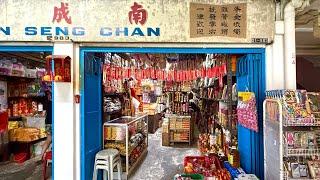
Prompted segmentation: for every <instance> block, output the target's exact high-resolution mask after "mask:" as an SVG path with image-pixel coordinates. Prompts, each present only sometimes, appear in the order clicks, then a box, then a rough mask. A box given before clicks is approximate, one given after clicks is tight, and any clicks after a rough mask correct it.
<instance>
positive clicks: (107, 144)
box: [103, 114, 148, 177]
mask: <svg viewBox="0 0 320 180" xmlns="http://www.w3.org/2000/svg"><path fill="white" fill-rule="evenodd" d="M103 134H104V138H103V147H104V148H116V149H118V150H119V151H120V155H121V158H122V163H123V165H125V169H124V170H125V173H126V176H127V177H129V176H130V174H131V173H132V171H133V170H134V169H135V168H136V167H137V166H138V165H139V164H140V163H141V160H142V159H143V157H145V155H146V153H147V151H148V115H146V114H140V115H136V116H123V117H120V118H117V119H114V120H111V121H109V122H106V123H104V128H103Z"/></svg>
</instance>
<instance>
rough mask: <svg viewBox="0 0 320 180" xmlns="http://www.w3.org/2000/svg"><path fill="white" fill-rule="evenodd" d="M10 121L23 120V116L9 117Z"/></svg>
mask: <svg viewBox="0 0 320 180" xmlns="http://www.w3.org/2000/svg"><path fill="white" fill-rule="evenodd" d="M8 120H9V121H22V116H11V117H9V118H8Z"/></svg>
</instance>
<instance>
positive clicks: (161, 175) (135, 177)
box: [0, 129, 199, 180]
mask: <svg viewBox="0 0 320 180" xmlns="http://www.w3.org/2000/svg"><path fill="white" fill-rule="evenodd" d="M198 154H199V152H198V150H197V148H196V146H192V147H190V146H189V145H188V144H185V143H183V144H176V145H175V146H174V147H173V146H172V147H167V146H162V145H161V129H158V131H157V132H156V133H154V134H149V147H148V153H147V155H146V157H145V158H144V159H143V160H142V162H141V165H140V166H138V167H137V168H136V170H135V171H134V173H133V174H132V175H131V177H130V178H129V179H130V180H169V179H173V177H174V175H175V174H178V173H182V172H183V158H184V157H185V156H187V155H198ZM41 165H42V164H41V161H40V157H38V158H34V159H30V160H28V161H26V162H25V163H24V164H23V165H21V164H16V163H10V164H7V165H6V164H2V165H1V171H0V179H1V180H20V179H21V180H22V179H26V180H41V179H42V166H41ZM48 169H49V170H50V167H49V168H48ZM49 173H51V172H48V177H50V175H49ZM48 179H51V178H48Z"/></svg>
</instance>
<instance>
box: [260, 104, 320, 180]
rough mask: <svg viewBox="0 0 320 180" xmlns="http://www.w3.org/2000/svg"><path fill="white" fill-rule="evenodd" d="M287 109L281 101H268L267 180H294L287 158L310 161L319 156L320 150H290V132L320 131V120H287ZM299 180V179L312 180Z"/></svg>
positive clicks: (265, 154) (264, 123)
mask: <svg viewBox="0 0 320 180" xmlns="http://www.w3.org/2000/svg"><path fill="white" fill-rule="evenodd" d="M285 109H286V108H285V107H283V103H282V102H281V100H278V99H266V100H265V101H264V103H263V112H264V113H263V119H264V121H263V128H264V172H265V178H264V179H281V180H282V179H288V180H289V179H294V180H297V178H292V177H290V173H289V172H288V170H287V168H286V166H285V164H286V161H287V158H291V157H296V158H309V157H311V156H319V155H320V148H318V147H317V146H314V148H310V147H307V148H305V147H301V148H297V147H292V146H291V147H289V145H288V141H287V138H286V135H285V134H286V133H287V132H296V131H306V129H307V130H308V131H310V130H314V128H319V127H320V121H319V119H317V118H292V117H288V116H286V114H287V112H285ZM309 178H311V177H306V178H298V179H304V180H305V179H309Z"/></svg>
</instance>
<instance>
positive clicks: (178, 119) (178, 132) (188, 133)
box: [169, 115, 192, 145]
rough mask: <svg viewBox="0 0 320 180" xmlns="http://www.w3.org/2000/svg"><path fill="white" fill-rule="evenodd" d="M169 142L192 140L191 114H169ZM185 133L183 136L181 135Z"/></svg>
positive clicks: (188, 141)
mask: <svg viewBox="0 0 320 180" xmlns="http://www.w3.org/2000/svg"><path fill="white" fill-rule="evenodd" d="M169 119H170V122H169V131H170V143H173V144H174V143H180V142H181V143H189V145H191V142H192V125H191V122H192V121H191V116H179V115H170V116H169ZM184 134H185V137H182V136H183V135H184Z"/></svg>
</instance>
